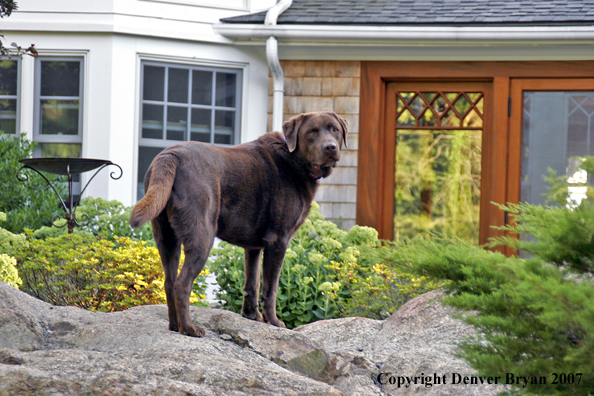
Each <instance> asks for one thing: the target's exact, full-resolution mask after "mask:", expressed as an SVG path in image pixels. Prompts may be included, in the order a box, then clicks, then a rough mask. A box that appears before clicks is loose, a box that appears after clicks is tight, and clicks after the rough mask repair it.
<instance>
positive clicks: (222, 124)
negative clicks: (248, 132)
mask: <svg viewBox="0 0 594 396" xmlns="http://www.w3.org/2000/svg"><path fill="white" fill-rule="evenodd" d="M234 132H235V112H234V111H224V110H216V111H215V136H214V143H216V144H233V135H234Z"/></svg>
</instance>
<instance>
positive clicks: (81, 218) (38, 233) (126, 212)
mask: <svg viewBox="0 0 594 396" xmlns="http://www.w3.org/2000/svg"><path fill="white" fill-rule="evenodd" d="M132 209H133V207H131V206H125V205H124V204H123V203H121V202H119V201H116V200H112V201H108V200H106V199H103V198H93V197H86V198H83V199H82V200H81V201H80V204H79V205H78V206H77V207H76V218H77V221H78V222H79V223H81V224H83V226H82V227H75V228H74V232H75V233H81V234H93V235H95V236H102V237H104V238H107V239H111V240H112V241H115V237H127V238H130V239H133V240H135V241H146V242H147V244H149V245H151V246H154V244H155V243H154V241H153V234H152V232H151V225H150V223H146V224H144V225H143V226H142V227H140V228H137V229H133V228H132V227H130V215H131V213H132ZM86 216H89V217H88V220H89V223H88V224H86V225H84V224H85V223H86V221H87V217H86ZM57 222H59V220H58V221H57ZM64 223H65V222H64ZM67 232H68V229H67V227H63V228H58V227H53V226H51V227H41V228H39V229H37V230H35V231H34V232H33V236H34V237H35V238H37V239H45V238H50V237H57V236H60V235H65V234H66V233H67Z"/></svg>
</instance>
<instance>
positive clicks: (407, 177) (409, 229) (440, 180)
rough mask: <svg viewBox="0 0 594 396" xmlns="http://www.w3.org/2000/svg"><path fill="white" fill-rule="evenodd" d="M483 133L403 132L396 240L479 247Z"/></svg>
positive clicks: (400, 135)
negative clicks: (456, 241) (419, 238)
mask: <svg viewBox="0 0 594 396" xmlns="http://www.w3.org/2000/svg"><path fill="white" fill-rule="evenodd" d="M481 141H482V131H481V130H447V131H446V130H422V129H418V130H398V131H397V147H396V175H395V205H394V239H395V240H399V239H401V238H404V237H414V236H416V235H419V234H428V233H435V234H439V235H441V236H446V237H447V236H456V237H459V238H462V239H465V240H467V241H471V242H474V243H478V236H479V208H480V188H481V144H482V143H481Z"/></svg>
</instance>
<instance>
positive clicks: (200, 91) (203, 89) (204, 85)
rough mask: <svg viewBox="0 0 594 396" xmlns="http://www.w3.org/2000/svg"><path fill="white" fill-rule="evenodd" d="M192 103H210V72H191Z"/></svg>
mask: <svg viewBox="0 0 594 396" xmlns="http://www.w3.org/2000/svg"><path fill="white" fill-rule="evenodd" d="M192 103H193V104H199V105H208V106H210V105H211V104H212V72H206V71H199V70H194V71H193V72H192Z"/></svg>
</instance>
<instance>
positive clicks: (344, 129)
mask: <svg viewBox="0 0 594 396" xmlns="http://www.w3.org/2000/svg"><path fill="white" fill-rule="evenodd" d="M332 115H333V116H334V118H336V119H337V120H338V123H339V124H340V126H341V128H342V141H343V143H344V147H345V148H349V146H348V145H347V133H349V122H348V120H347V119H345V118H342V117H339V116H338V114H336V113H332Z"/></svg>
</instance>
